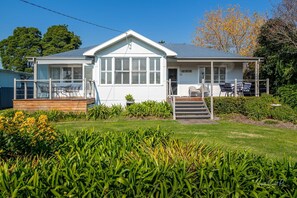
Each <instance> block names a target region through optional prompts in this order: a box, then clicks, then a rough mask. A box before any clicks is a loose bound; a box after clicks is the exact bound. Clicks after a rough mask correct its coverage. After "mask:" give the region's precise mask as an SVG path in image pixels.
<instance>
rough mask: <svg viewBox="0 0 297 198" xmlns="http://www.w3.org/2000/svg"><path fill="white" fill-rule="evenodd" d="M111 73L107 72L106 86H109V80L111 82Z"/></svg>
mask: <svg viewBox="0 0 297 198" xmlns="http://www.w3.org/2000/svg"><path fill="white" fill-rule="evenodd" d="M111 74H112V73H111V72H107V84H111V80H112V75H111Z"/></svg>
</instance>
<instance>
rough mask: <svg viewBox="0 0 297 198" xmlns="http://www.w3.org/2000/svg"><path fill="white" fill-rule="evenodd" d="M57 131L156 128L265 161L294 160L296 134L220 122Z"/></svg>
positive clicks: (113, 123) (75, 125)
mask: <svg viewBox="0 0 297 198" xmlns="http://www.w3.org/2000/svg"><path fill="white" fill-rule="evenodd" d="M54 124H55V126H56V128H58V129H59V130H60V131H62V132H63V131H65V130H67V131H73V130H80V129H95V130H96V131H100V132H106V131H111V132H112V131H123V130H130V129H132V130H135V129H137V128H148V127H154V128H155V127H157V126H160V127H161V128H163V129H166V130H168V131H172V132H173V133H174V136H175V137H177V138H180V139H182V140H184V141H190V140H193V139H196V140H198V141H202V142H203V143H206V144H209V145H217V146H220V147H225V148H226V149H230V150H249V151H251V152H253V153H255V154H259V155H266V156H267V157H269V158H277V159H284V158H292V160H295V161H297V152H296V147H297V131H296V130H290V129H283V128H275V127H273V126H271V127H266V126H254V125H249V124H243V123H235V122H231V121H226V120H221V121H219V122H218V124H187V125H185V124H181V123H179V122H177V121H173V120H125V119H119V120H108V121H103V120H97V121H69V122H57V123H54Z"/></svg>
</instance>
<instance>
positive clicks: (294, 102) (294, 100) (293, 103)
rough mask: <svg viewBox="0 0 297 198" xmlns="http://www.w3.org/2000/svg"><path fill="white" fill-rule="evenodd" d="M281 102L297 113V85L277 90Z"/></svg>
mask: <svg viewBox="0 0 297 198" xmlns="http://www.w3.org/2000/svg"><path fill="white" fill-rule="evenodd" d="M276 94H277V96H279V98H280V101H281V102H283V103H285V104H287V105H289V106H290V107H292V108H293V109H294V110H295V111H297V85H285V86H283V87H280V88H278V89H277V92H276Z"/></svg>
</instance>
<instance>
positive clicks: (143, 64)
mask: <svg viewBox="0 0 297 198" xmlns="http://www.w3.org/2000/svg"><path fill="white" fill-rule="evenodd" d="M140 70H142V71H146V59H144V58H142V59H140Z"/></svg>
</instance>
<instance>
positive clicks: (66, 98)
mask: <svg viewBox="0 0 297 198" xmlns="http://www.w3.org/2000/svg"><path fill="white" fill-rule="evenodd" d="M14 84H15V86H14V100H13V109H15V110H24V111H39V110H43V111H51V110H57V111H64V112H87V110H88V106H89V105H90V104H94V103H95V92H96V90H95V84H94V82H93V81H90V82H87V81H86V79H80V80H77V81H75V82H74V81H73V82H60V81H53V80H51V79H49V80H38V81H33V80H16V79H15V82H14Z"/></svg>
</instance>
